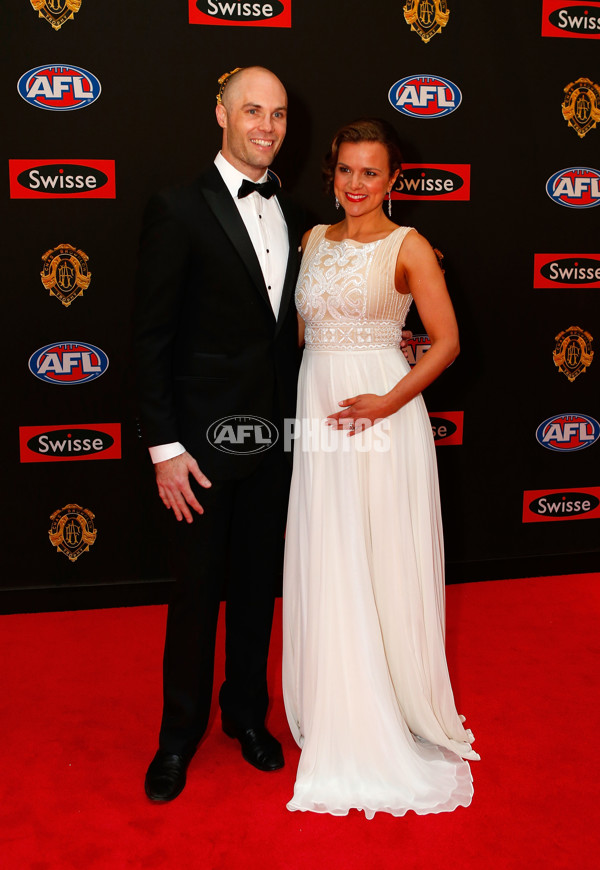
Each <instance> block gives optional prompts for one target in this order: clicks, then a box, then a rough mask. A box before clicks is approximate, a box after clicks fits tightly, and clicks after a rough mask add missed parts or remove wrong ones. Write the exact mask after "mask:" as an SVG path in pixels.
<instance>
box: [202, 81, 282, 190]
mask: <svg viewBox="0 0 600 870" xmlns="http://www.w3.org/2000/svg"><path fill="white" fill-rule="evenodd" d="M216 115H217V123H218V124H219V126H220V127H222V128H223V145H222V148H221V151H222V153H223V156H224V157H225V158H226V160H228V161H229V162H230V163H231V164H232V165H233V166H235V167H236V168H237V169H239V170H240V172H242V173H243V174H244V175H247V176H248V177H249V178H252V179H253V180H254V181H258V179H260V178H261V177H262V176H263V175H264V173H265V170H266V169H267V167H268V166H270V165H271V163H272V161H273V159H274V157H275V155H276V154H277V152H278V151H279V148H280V147H281V143H282V142H283V139H284V137H285V132H286V125H287V94H286V92H285V88H284V87H283V85H282V83H281V82H280V80H279V79H278V78H277V76H276V75H275V74H274V73H272V72H271V71H270V70H268V69H265V67H262V66H249V67H245V68H244V69H241V70H240V71H239V72H236V73H234V74H233V75H232V76H230V78H229V79H228V80H227V82H226V83H225V87H224V89H223V91H222V93H221V102H220V103H218V104H217V107H216Z"/></svg>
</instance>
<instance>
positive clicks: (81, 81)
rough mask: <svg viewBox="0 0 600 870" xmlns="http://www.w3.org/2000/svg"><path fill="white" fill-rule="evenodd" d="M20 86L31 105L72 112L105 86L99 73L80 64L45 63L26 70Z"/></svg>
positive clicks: (86, 103) (98, 94)
mask: <svg viewBox="0 0 600 870" xmlns="http://www.w3.org/2000/svg"><path fill="white" fill-rule="evenodd" d="M17 90H18V92H19V94H20V95H21V96H22V97H23V99H24V100H25V101H26V102H27V103H29V104H30V105H31V106H37V107H38V108H39V109H50V110H51V111H55V112H69V111H72V110H73V109H82V108H84V107H85V106H89V105H90V104H91V103H93V102H94V101H95V100H97V99H98V97H99V96H100V91H101V90H102V88H101V86H100V82H99V81H98V79H97V78H96V76H95V75H92V73H91V72H88V71H87V70H85V69H81V68H80V67H78V66H70V65H65V64H44V66H37V67H35V69H30V70H29V71H28V72H26V73H23V75H22V76H21V78H20V79H19V81H18V82H17Z"/></svg>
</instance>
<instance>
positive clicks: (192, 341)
mask: <svg viewBox="0 0 600 870" xmlns="http://www.w3.org/2000/svg"><path fill="white" fill-rule="evenodd" d="M277 198H278V201H279V203H280V206H281V209H282V212H283V215H284V218H285V221H286V223H287V227H288V235H289V257H288V263H287V271H286V275H285V281H284V287H283V293H282V297H281V304H280V308H279V314H278V317H277V318H275V315H274V313H273V309H272V307H271V303H270V301H269V296H268V293H267V288H266V286H265V282H264V278H263V274H262V271H261V268H260V264H259V261H258V258H257V256H256V253H255V251H254V247H253V245H252V242H251V240H250V237H249V235H248V232H247V230H246V227H245V225H244V222H243V220H242V218H241V216H240V213H239V211H238V209H237V206H236V204H235V202H234V201H233V199H232V197H231V195H230V193H229V191H228V190H227V187H226V186H225V183H224V182H223V179H222V177H221V175H220V173H219V171H218V169H217V168H216V166H214V165H213V166H211V167H210V168H209V169H208V170H207V171H206V172H204V173H203V174H202V175H201V177H200V178H199V179H198V181H196V182H195V183H193V184H191V185H189V186H187V187H183V188H177V189H171V190H167V191H164V192H162V193H160V194H158V195H156V196H154V197H153V198H152V199H151V200H150V202H149V203H148V206H147V208H146V211H145V214H144V221H143V229H142V236H141V242H140V252H139V267H138V273H137V287H136V310H135V324H134V353H135V361H136V382H137V394H138V408H139V416H140V423H141V429H142V434H143V437H144V438H145V441H146V444H147V445H148V446H153V445H157V444H166V443H170V442H173V441H180V442H181V443H182V444H183V445H184V447H185V448H186V450H187V451H188V452H189V453H191V454H192V456H194V458H195V459H196V460H197V461H198V464H199V466H200V468H201V469H202V471H204V473H205V474H206V475H207V476H208V477H209V478H210V477H211V475H213V476H215V477H216V478H220V479H234V478H239V477H242V476H245V475H246V474H249V473H251V472H252V471H253V469H254V468H255V467H256V466H257V464H258V463H259V462H260V461H261V454H250V455H245V456H240V455H239V454H234V455H231V454H227V453H224V452H221V451H219V450H217V449H216V448H215V447H214V446H212V444H210V443H209V441H208V439H207V437H206V436H207V430H208V428H209V427H210V425H211V424H212V423H214V422H216V421H217V420H219V419H222V418H224V417H228V416H233V415H240V416H242V415H243V416H245V415H252V416H258V417H262V418H266V419H267V420H269V421H270V422H272V423H274V424H275V425H276V426H277V428H278V429H279V431H280V437H281V434H282V433H281V424H282V421H283V418H285V417H293V416H294V411H295V402H296V379H297V372H298V363H299V351H298V342H297V318H296V310H295V306H294V288H295V283H296V278H297V272H298V266H299V260H300V253H299V247H300V241H301V235H302V231H303V219H302V213H301V212H300V210H299V209H298V208H297V207H296V206H294V204H293V203H292V202H291V201H290V200H289V199H288V198H287V197H286V196H285V194H283V193H282V192H279V193H278V194H277Z"/></svg>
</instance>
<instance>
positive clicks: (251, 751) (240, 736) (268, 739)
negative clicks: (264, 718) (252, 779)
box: [221, 716, 285, 771]
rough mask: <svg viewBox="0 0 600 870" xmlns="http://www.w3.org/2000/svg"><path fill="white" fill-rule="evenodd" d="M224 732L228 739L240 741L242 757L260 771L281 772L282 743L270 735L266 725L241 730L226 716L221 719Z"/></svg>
mask: <svg viewBox="0 0 600 870" xmlns="http://www.w3.org/2000/svg"><path fill="white" fill-rule="evenodd" d="M221 723H222V725H223V731H224V732H225V734H227V736H228V737H234V738H235V739H236V740H239V741H240V744H241V747H242V756H243V757H244V758H245V759H246V761H247V762H248V763H249V764H252V765H253V766H254V767H256V768H258V770H266V771H270V770H279V769H280V768H282V767H283V765H284V763H285V762H284V760H283V752H282V749H281V743H280V742H279V741H278V740H275V738H274V737H273V735H272V734H269V732H268V731H267V729H266V728H265V726H264V725H259V726H258V728H239V727H238V726H237V725H235V724H234V723H233V722H231V720H229V719H227V718H226V717H225V716H222V717H221Z"/></svg>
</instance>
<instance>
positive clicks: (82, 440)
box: [19, 423, 121, 462]
mask: <svg viewBox="0 0 600 870" xmlns="http://www.w3.org/2000/svg"><path fill="white" fill-rule="evenodd" d="M19 443H20V448H21V462H65V461H73V460H76V461H79V460H84V459H120V458H121V425H120V423H92V424H89V425H77V426H67V427H65V426H20V427H19Z"/></svg>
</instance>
